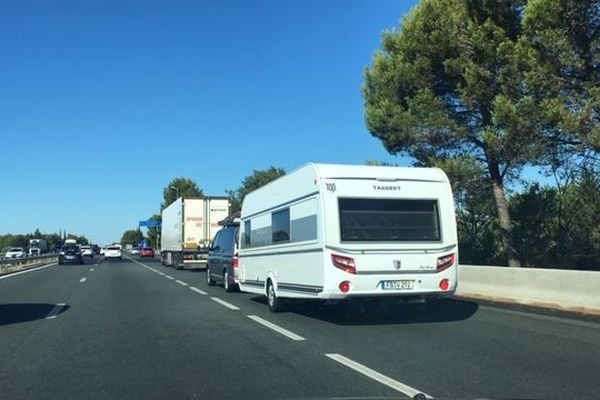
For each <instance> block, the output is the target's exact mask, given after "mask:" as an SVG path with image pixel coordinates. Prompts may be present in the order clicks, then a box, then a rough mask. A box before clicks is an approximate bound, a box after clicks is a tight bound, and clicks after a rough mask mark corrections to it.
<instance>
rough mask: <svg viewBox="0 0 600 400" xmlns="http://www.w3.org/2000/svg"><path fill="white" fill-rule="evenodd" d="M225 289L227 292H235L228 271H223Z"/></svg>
mask: <svg viewBox="0 0 600 400" xmlns="http://www.w3.org/2000/svg"><path fill="white" fill-rule="evenodd" d="M223 289H225V291H226V292H233V286H231V283H230V282H229V272H227V270H224V271H223Z"/></svg>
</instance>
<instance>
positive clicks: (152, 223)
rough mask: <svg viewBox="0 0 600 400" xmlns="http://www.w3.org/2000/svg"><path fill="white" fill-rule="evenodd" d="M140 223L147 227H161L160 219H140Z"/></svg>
mask: <svg viewBox="0 0 600 400" xmlns="http://www.w3.org/2000/svg"><path fill="white" fill-rule="evenodd" d="M139 225H140V226H145V227H147V228H160V221H155V220H152V219H149V220H147V221H140V223H139Z"/></svg>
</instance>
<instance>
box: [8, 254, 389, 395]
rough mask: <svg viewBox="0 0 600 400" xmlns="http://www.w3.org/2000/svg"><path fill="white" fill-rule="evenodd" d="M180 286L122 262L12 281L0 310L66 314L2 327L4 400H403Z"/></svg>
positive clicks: (41, 273) (62, 269)
mask: <svg viewBox="0 0 600 400" xmlns="http://www.w3.org/2000/svg"><path fill="white" fill-rule="evenodd" d="M91 268H94V270H93V271H90V269H91ZM84 277H85V278H86V279H85V280H82V278H84ZM5 283H8V284H6V285H5ZM183 283H184V282H183V281H180V283H178V282H176V281H175V280H174V279H167V278H165V277H163V276H161V275H159V274H157V273H154V272H151V271H149V270H147V269H145V268H142V267H140V266H139V265H137V264H134V263H133V262H129V261H125V260H124V261H123V262H112V261H111V262H106V261H102V262H100V264H99V265H97V266H96V265H85V266H57V267H51V268H48V269H47V270H43V271H39V272H32V273H31V274H26V275H21V276H16V277H14V278H11V279H6V280H4V282H2V286H1V291H0V293H1V296H0V302H1V303H2V304H26V303H28V302H30V301H35V302H40V303H43V302H47V303H48V304H52V303H54V302H61V303H65V304H66V305H68V309H66V310H64V311H63V312H62V313H60V314H59V315H57V316H56V318H54V319H50V320H49V319H45V318H44V315H43V313H39V315H38V318H37V319H31V320H29V321H16V320H11V319H9V318H7V319H5V320H4V324H3V325H2V326H0V348H1V349H2V352H1V353H0V382H2V389H1V390H0V398H6V399H31V398H36V399H44V398H47V399H58V398H61V399H62V398H67V399H69V398H78V399H79V398H98V399H107V398H118V399H129V398H130V399H139V398H146V399H165V398H205V399H219V398H223V399H229V398H244V399H247V398H330V397H348V396H364V397H367V396H369V397H371V396H380V397H389V396H397V395H398V392H396V391H395V390H393V389H390V388H389V387H387V386H385V385H381V384H379V383H378V382H376V381H374V380H372V379H369V378H366V377H363V376H357V374H356V373H355V372H353V371H352V370H349V369H348V368H346V367H344V366H341V365H337V363H335V362H334V361H332V360H331V359H329V358H327V357H325V356H324V354H322V353H320V352H319V351H317V350H315V349H311V348H310V347H309V346H306V345H305V344H304V343H303V342H302V341H295V340H291V339H290V338H288V337H286V336H283V335H281V334H278V333H277V332H274V331H271V330H268V329H266V328H265V327H264V326H263V325H260V324H258V323H256V322H255V321H254V320H252V319H250V318H248V317H247V316H246V315H245V314H243V313H241V312H240V310H231V309H229V308H227V307H225V306H224V304H226V303H224V302H222V301H221V303H219V302H216V301H214V300H212V299H210V298H209V297H208V296H204V295H202V294H200V293H198V292H196V291H193V290H191V289H190V288H189V287H188V286H184V285H183ZM25 331H26V332H28V334H26V335H22V333H23V332H25Z"/></svg>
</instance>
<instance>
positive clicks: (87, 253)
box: [81, 245, 94, 258]
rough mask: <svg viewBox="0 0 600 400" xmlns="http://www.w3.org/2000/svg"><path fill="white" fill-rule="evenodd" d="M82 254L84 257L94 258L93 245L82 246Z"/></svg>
mask: <svg viewBox="0 0 600 400" xmlns="http://www.w3.org/2000/svg"><path fill="white" fill-rule="evenodd" d="M81 255H82V256H84V257H89V258H94V250H92V246H88V245H84V246H81Z"/></svg>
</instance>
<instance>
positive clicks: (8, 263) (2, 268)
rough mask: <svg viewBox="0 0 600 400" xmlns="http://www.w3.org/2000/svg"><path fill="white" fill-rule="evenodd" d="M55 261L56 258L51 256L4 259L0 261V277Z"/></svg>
mask: <svg viewBox="0 0 600 400" xmlns="http://www.w3.org/2000/svg"><path fill="white" fill-rule="evenodd" d="M57 260H58V257H57V256H56V255H53V254H47V255H43V256H37V257H26V258H15V259H4V260H1V261H0V275H6V274H12V273H13V272H19V271H23V270H26V269H29V268H34V267H38V266H40V265H43V264H48V263H52V262H56V261H57Z"/></svg>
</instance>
